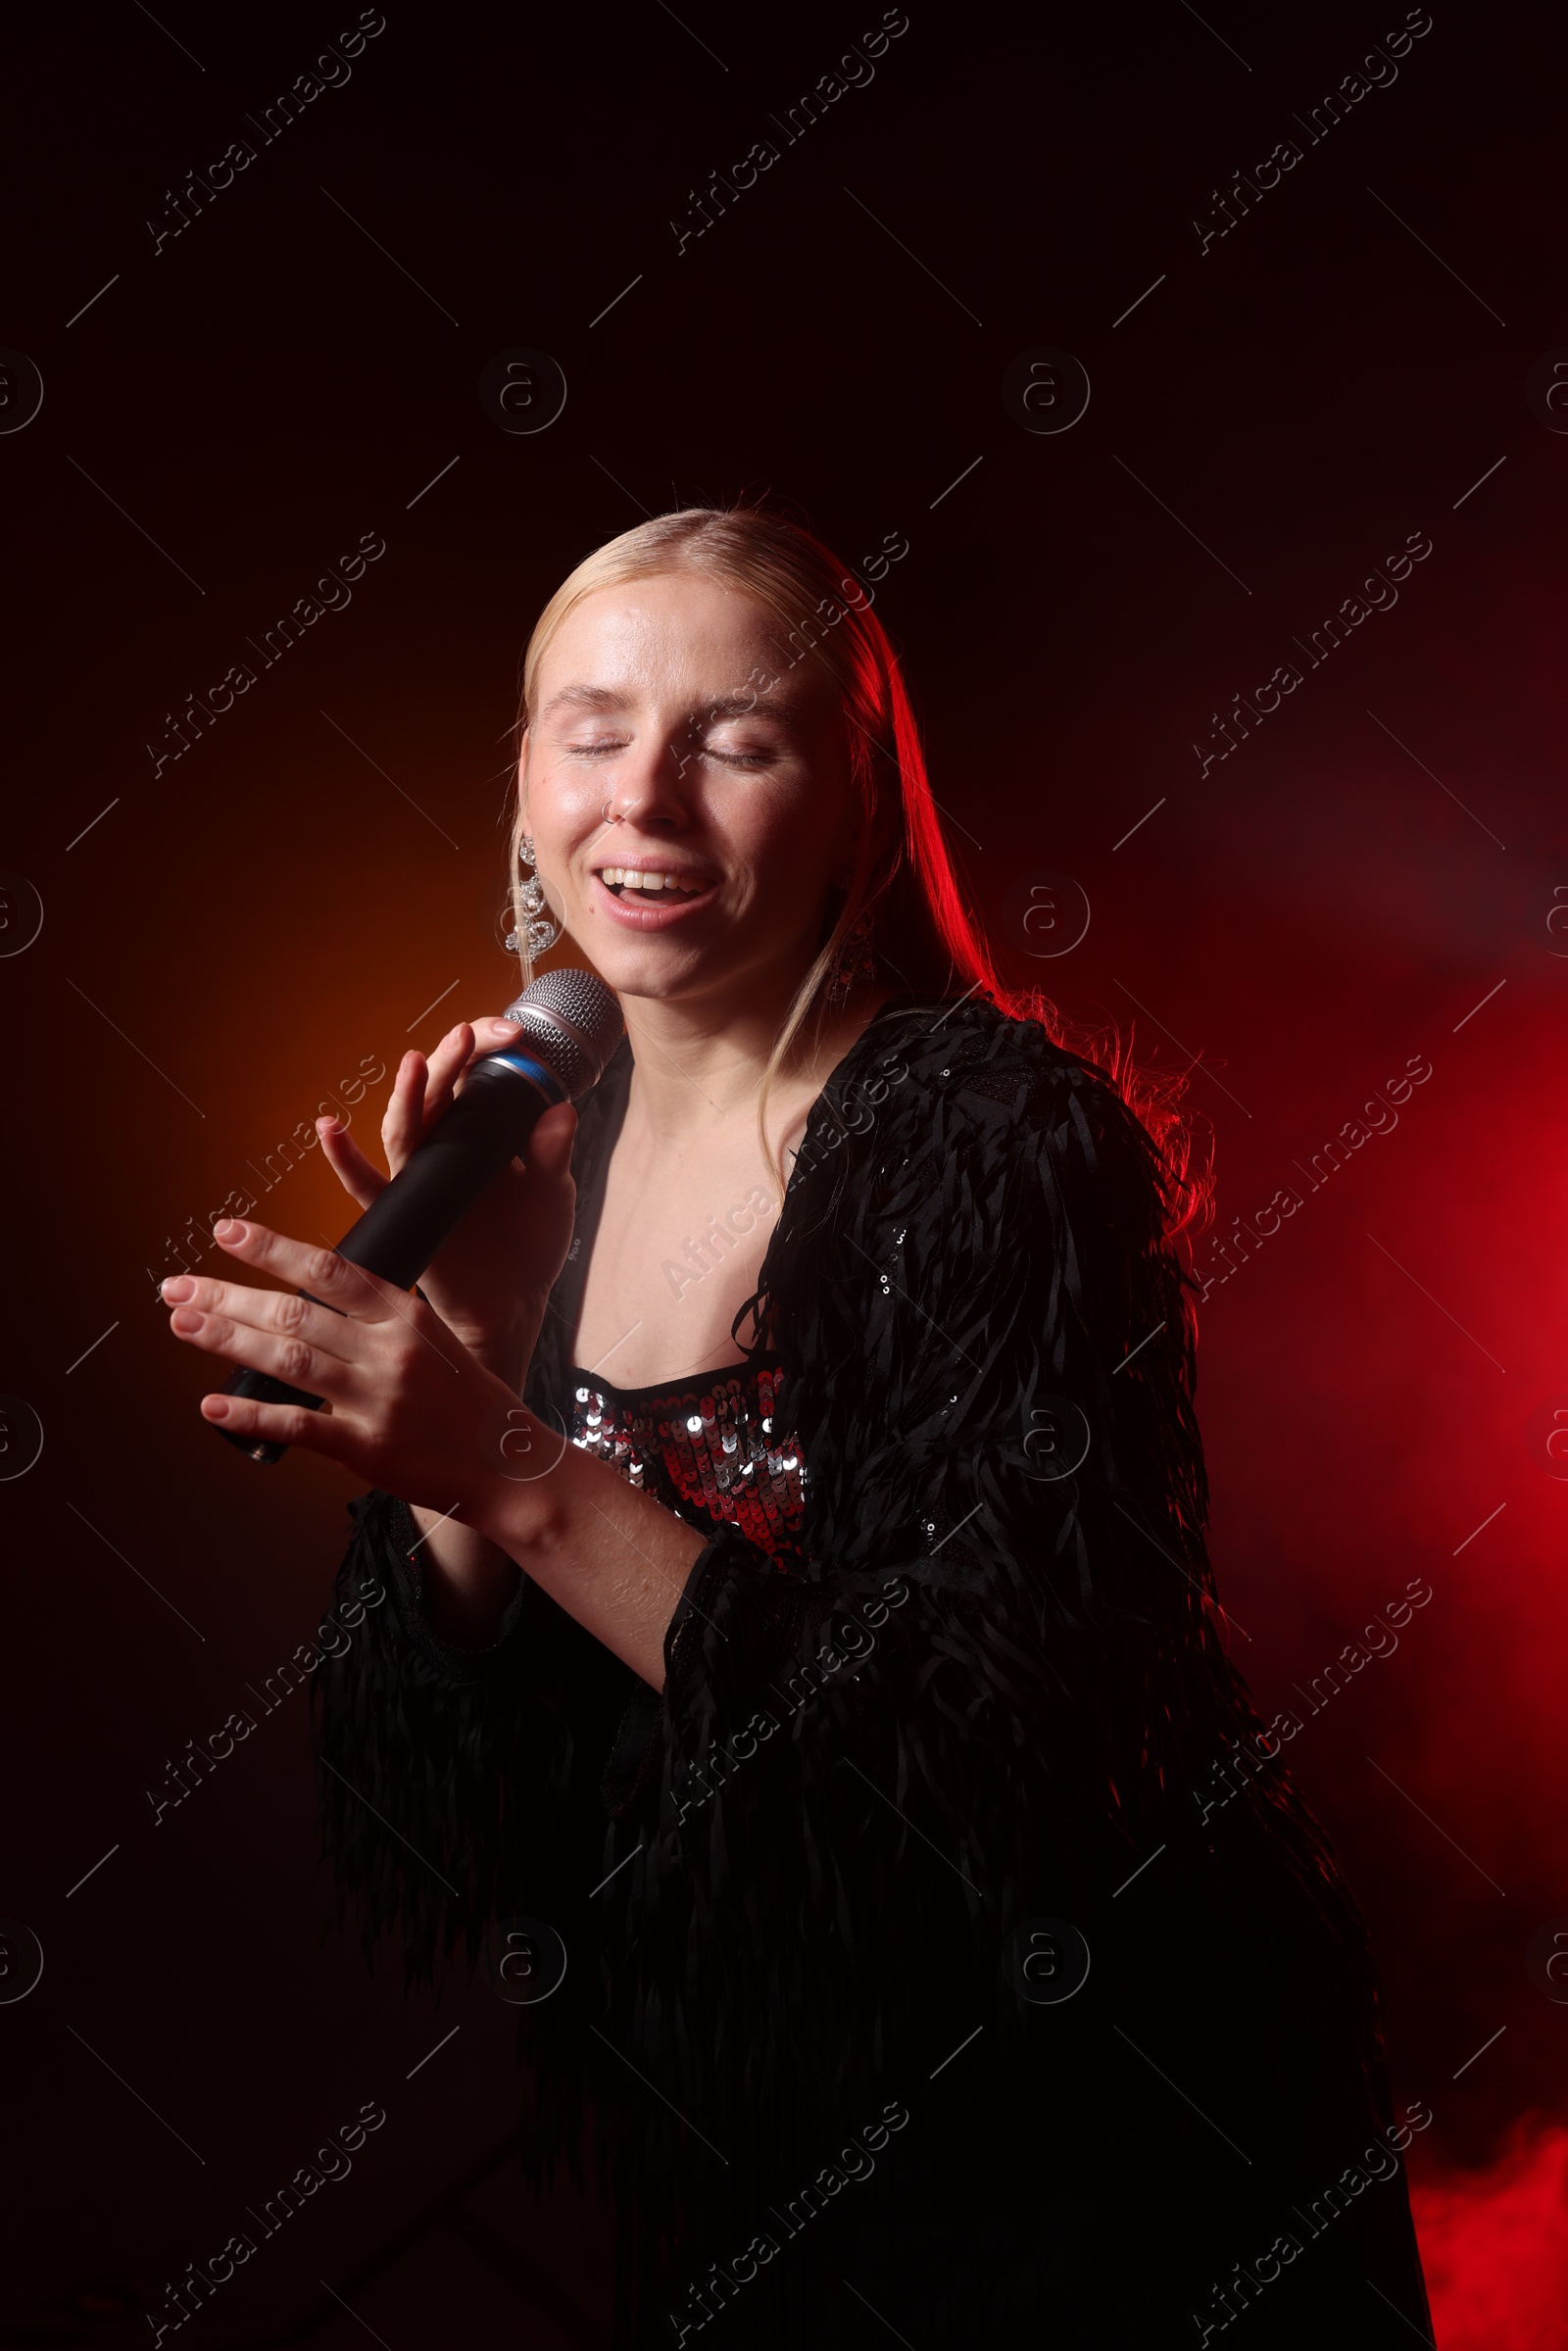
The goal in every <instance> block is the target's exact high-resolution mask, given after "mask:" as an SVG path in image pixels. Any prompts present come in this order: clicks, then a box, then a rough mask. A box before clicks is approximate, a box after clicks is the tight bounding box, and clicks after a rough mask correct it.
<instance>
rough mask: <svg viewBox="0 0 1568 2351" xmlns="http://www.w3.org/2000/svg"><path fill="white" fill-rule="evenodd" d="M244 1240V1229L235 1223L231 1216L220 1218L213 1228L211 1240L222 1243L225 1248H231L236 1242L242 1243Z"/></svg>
mask: <svg viewBox="0 0 1568 2351" xmlns="http://www.w3.org/2000/svg"><path fill="white" fill-rule="evenodd" d="M244 1238H245V1227H244V1226H243V1225H242V1224H240V1223H238V1222H236V1220H235V1219H234V1218H233V1217H232V1216H221V1217H220V1218H219V1220H218V1222H217V1224H215V1225H214V1227H213V1239H214V1240H215V1241H221V1242H222V1243H223V1245H224V1247H225V1248H228V1247H231V1246H232V1245H233V1243H234V1242H236V1241H243V1240H244Z"/></svg>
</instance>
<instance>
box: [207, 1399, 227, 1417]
mask: <svg viewBox="0 0 1568 2351" xmlns="http://www.w3.org/2000/svg"><path fill="white" fill-rule="evenodd" d="M202 1410H203V1411H204V1412H205V1413H206V1415H207V1417H208V1419H209V1420H227V1418H228V1399H227V1397H226V1396H203V1398H202Z"/></svg>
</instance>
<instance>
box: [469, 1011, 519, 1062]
mask: <svg viewBox="0 0 1568 2351" xmlns="http://www.w3.org/2000/svg"><path fill="white" fill-rule="evenodd" d="M468 1026H469V1027H470V1028H471V1029H472V1031H473V1058H474V1060H476V1061H480V1060H483V1058H484V1056H485V1054H486V1053H503V1052H505V1050H506V1049H507V1047H508V1046H514V1047H515V1045H516V1044H517V1041H518V1037H519V1035H520V1034H521V1033H522V1032H520V1031H519V1029H518V1027H517V1024H516V1022H515V1020H504V1019H503V1018H502V1017H501V1015H500V1013H499V1012H498V1013H496V1014H494V1015H493V1016H492V1015H490V1014H486V1015H485V1016H484V1017H483V1018H481V1019H479V1020H472V1021H470V1022H469V1023H468Z"/></svg>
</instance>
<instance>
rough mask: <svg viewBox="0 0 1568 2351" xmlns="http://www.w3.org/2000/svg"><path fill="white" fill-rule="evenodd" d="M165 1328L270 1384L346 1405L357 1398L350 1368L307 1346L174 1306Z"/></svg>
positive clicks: (227, 1318)
mask: <svg viewBox="0 0 1568 2351" xmlns="http://www.w3.org/2000/svg"><path fill="white" fill-rule="evenodd" d="M169 1327H170V1329H171V1330H172V1332H173V1334H174V1337H175V1338H176V1339H182V1340H183V1341H184V1342H185V1344H186V1346H187V1347H200V1348H201V1349H202V1351H203V1353H204V1354H208V1355H221V1357H222V1358H223V1361H224V1362H225V1363H243V1364H244V1366H245V1368H246V1370H247V1371H265V1372H270V1374H271V1376H272V1378H273V1379H274V1380H282V1381H283V1382H284V1383H285V1384H286V1385H287V1386H288V1387H290V1388H303V1389H305V1390H306V1391H307V1393H308V1394H309V1395H311V1396H327V1397H329V1398H331V1399H332V1401H334V1402H345V1401H347V1399H348V1397H349V1396H350V1394H351V1393H353V1394H358V1393H359V1390H360V1386H361V1383H360V1382H359V1380H358V1379H357V1378H356V1377H355V1374H354V1371H353V1368H352V1366H351V1365H349V1364H347V1363H345V1362H344V1361H343V1360H342V1358H341V1356H338V1355H328V1354H326V1353H325V1352H323V1350H322V1349H320V1348H319V1347H312V1346H310V1345H309V1343H308V1342H307V1341H306V1340H303V1339H279V1338H276V1337H275V1336H274V1335H273V1334H272V1333H271V1332H270V1331H258V1330H256V1329H255V1328H254V1327H253V1326H252V1325H251V1324H249V1323H243V1322H235V1321H234V1319H233V1317H232V1316H231V1315H227V1314H201V1313H198V1311H197V1309H196V1308H195V1307H194V1306H176V1307H175V1309H174V1311H173V1313H172V1315H171V1316H170V1318H169Z"/></svg>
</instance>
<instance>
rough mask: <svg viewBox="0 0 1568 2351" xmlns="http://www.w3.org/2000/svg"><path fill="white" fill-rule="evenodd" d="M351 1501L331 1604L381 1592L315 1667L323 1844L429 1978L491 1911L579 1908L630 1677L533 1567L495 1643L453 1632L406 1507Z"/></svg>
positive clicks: (345, 1879) (473, 1947) (575, 1913)
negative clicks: (440, 1624)
mask: <svg viewBox="0 0 1568 2351" xmlns="http://www.w3.org/2000/svg"><path fill="white" fill-rule="evenodd" d="M349 1507H350V1515H351V1518H352V1521H353V1525H352V1532H351V1535H350V1540H349V1543H348V1547H347V1550H346V1552H345V1554H344V1558H343V1562H342V1565H341V1567H340V1568H339V1570H338V1575H337V1580H336V1585H335V1587H334V1602H333V1605H334V1609H335V1610H336V1611H337V1612H338V1613H339V1614H341V1613H342V1612H343V1610H344V1608H345V1607H346V1608H347V1609H348V1610H349V1612H350V1613H351V1614H355V1613H357V1607H356V1603H357V1601H359V1600H361V1599H362V1598H363V1595H364V1594H366V1593H373V1592H381V1593H384V1595H385V1596H384V1599H383V1600H382V1601H381V1603H380V1604H378V1605H375V1606H370V1607H366V1608H365V1610H364V1614H363V1617H362V1618H361V1620H360V1622H359V1623H358V1625H357V1627H356V1630H355V1633H354V1635H353V1637H352V1641H351V1645H350V1646H349V1648H348V1649H347V1650H346V1651H344V1652H343V1653H342V1654H340V1655H339V1656H337V1657H333V1658H325V1659H323V1660H322V1661H321V1665H320V1668H319V1672H318V1674H317V1676H316V1678H315V1685H314V1688H315V1701H314V1717H313V1721H314V1735H315V1747H316V1757H317V1764H318V1795H319V1825H320V1832H321V1841H322V1847H323V1851H324V1852H325V1854H326V1856H327V1858H328V1860H329V1861H330V1863H331V1865H332V1870H333V1876H334V1880H335V1885H336V1892H337V1909H338V1913H339V1916H340V1917H341V1916H342V1914H343V1912H344V1911H345V1909H346V1908H347V1906H348V1905H349V1904H350V1903H351V1902H352V1903H353V1904H354V1905H355V1906H356V1907H357V1909H358V1912H359V1916H360V1923H361V1928H362V1933H363V1939H364V1943H365V1948H366V1952H367V1956H368V1955H369V1953H370V1951H371V1949H372V1947H373V1945H374V1943H375V1942H376V1940H377V1939H378V1938H379V1937H380V1936H381V1935H385V1934H387V1933H388V1932H390V1931H392V1930H394V1929H396V1930H397V1931H398V1932H399V1933H400V1935H401V1939H402V1945H403V1952H404V1958H405V1964H406V1967H407V1969H408V1972H409V1974H410V1976H411V1977H412V1978H415V1979H428V1978H430V1977H431V1976H432V1975H433V1973H434V1970H435V1963H436V1961H437V1958H438V1957H439V1956H440V1955H441V1954H442V1953H444V1952H450V1951H452V1950H453V1949H454V1948H455V1947H456V1946H457V1945H458V1943H459V1942H460V1941H461V1942H462V1943H463V1944H464V1945H465V1946H466V1951H467V1954H468V1957H469V1959H470V1961H471V1960H472V1959H473V1958H474V1957H475V1956H476V1955H477V1953H478V1951H479V1949H480V1946H481V1943H482V1941H483V1937H484V1935H485V1933H486V1930H487V1928H488V1927H489V1925H490V1923H491V1922H492V1920H494V1919H496V1918H498V1917H505V1916H508V1915H511V1914H513V1913H517V1912H524V1911H525V1912H527V1913H528V1914H529V1915H532V1916H537V1917H542V1918H546V1919H556V1918H561V1917H564V1916H565V1915H566V1913H567V1911H568V1910H569V1912H570V1914H571V1915H572V1917H573V1918H577V1917H579V1916H580V1914H581V1910H582V1897H583V1894H584V1891H585V1869H586V1868H587V1867H588V1866H589V1865H590V1864H591V1863H592V1861H593V1860H594V1859H595V1857H596V1856H597V1855H598V1854H599V1852H600V1851H601V1850H602V1849H603V1845H604V1841H605V1815H604V1808H603V1802H602V1799H601V1797H600V1795H599V1788H598V1783H599V1777H600V1772H601V1769H602V1766H603V1762H604V1757H605V1754H606V1752H607V1751H608V1749H609V1747H610V1744H611V1741H612V1738H613V1734H614V1729H615V1724H616V1720H617V1718H618V1717H619V1716H620V1715H621V1714H622V1713H623V1711H624V1709H625V1706H626V1703H627V1700H628V1698H629V1697H630V1696H631V1694H632V1686H633V1685H634V1684H635V1682H636V1677H635V1676H634V1675H633V1674H632V1673H631V1672H630V1670H629V1668H627V1667H626V1666H625V1665H623V1664H622V1663H621V1662H620V1661H619V1660H618V1659H617V1658H615V1657H613V1655H612V1654H611V1652H610V1651H609V1650H607V1649H605V1648H604V1647H603V1646H602V1645H601V1644H600V1643H599V1642H598V1641H594V1640H593V1639H592V1638H591V1636H589V1635H588V1634H586V1633H585V1632H583V1630H582V1628H581V1627H580V1626H578V1625H576V1624H575V1623H574V1622H573V1621H572V1619H571V1618H570V1617H568V1616H566V1615H565V1613H564V1611H563V1610H562V1609H560V1608H558V1607H557V1606H556V1605H555V1603H554V1602H553V1601H552V1600H550V1599H549V1598H548V1597H547V1595H546V1594H545V1593H543V1592H541V1591H540V1590H539V1589H538V1587H537V1586H535V1585H533V1584H531V1583H530V1582H529V1581H528V1580H527V1578H526V1577H523V1578H521V1579H520V1581H519V1584H518V1589H517V1591H516V1592H515V1594H514V1596H513V1598H512V1600H511V1601H510V1603H509V1604H508V1607H507V1610H506V1612H505V1615H504V1616H503V1618H502V1620H501V1623H500V1625H499V1627H498V1629H497V1631H496V1634H495V1636H494V1637H493V1639H492V1640H491V1641H488V1642H487V1643H485V1644H484V1645H483V1646H480V1647H475V1648H463V1647H461V1646H458V1645H455V1644H453V1643H451V1642H448V1641H442V1640H441V1639H439V1638H438V1636H437V1635H436V1634H435V1633H434V1632H432V1630H431V1628H430V1625H429V1623H428V1620H427V1618H426V1617H425V1614H424V1609H423V1601H424V1582H423V1578H422V1576H421V1574H420V1568H419V1559H420V1553H419V1550H418V1548H417V1543H418V1537H417V1531H416V1529H415V1526H414V1522H413V1520H412V1518H411V1516H410V1513H409V1511H408V1508H407V1506H406V1505H405V1504H404V1503H403V1502H401V1501H399V1500H397V1499H396V1498H395V1497H394V1496H392V1495H391V1494H382V1493H372V1494H367V1495H365V1496H363V1497H362V1498H361V1499H359V1500H357V1501H355V1502H353V1503H351V1504H350V1506H349Z"/></svg>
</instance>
